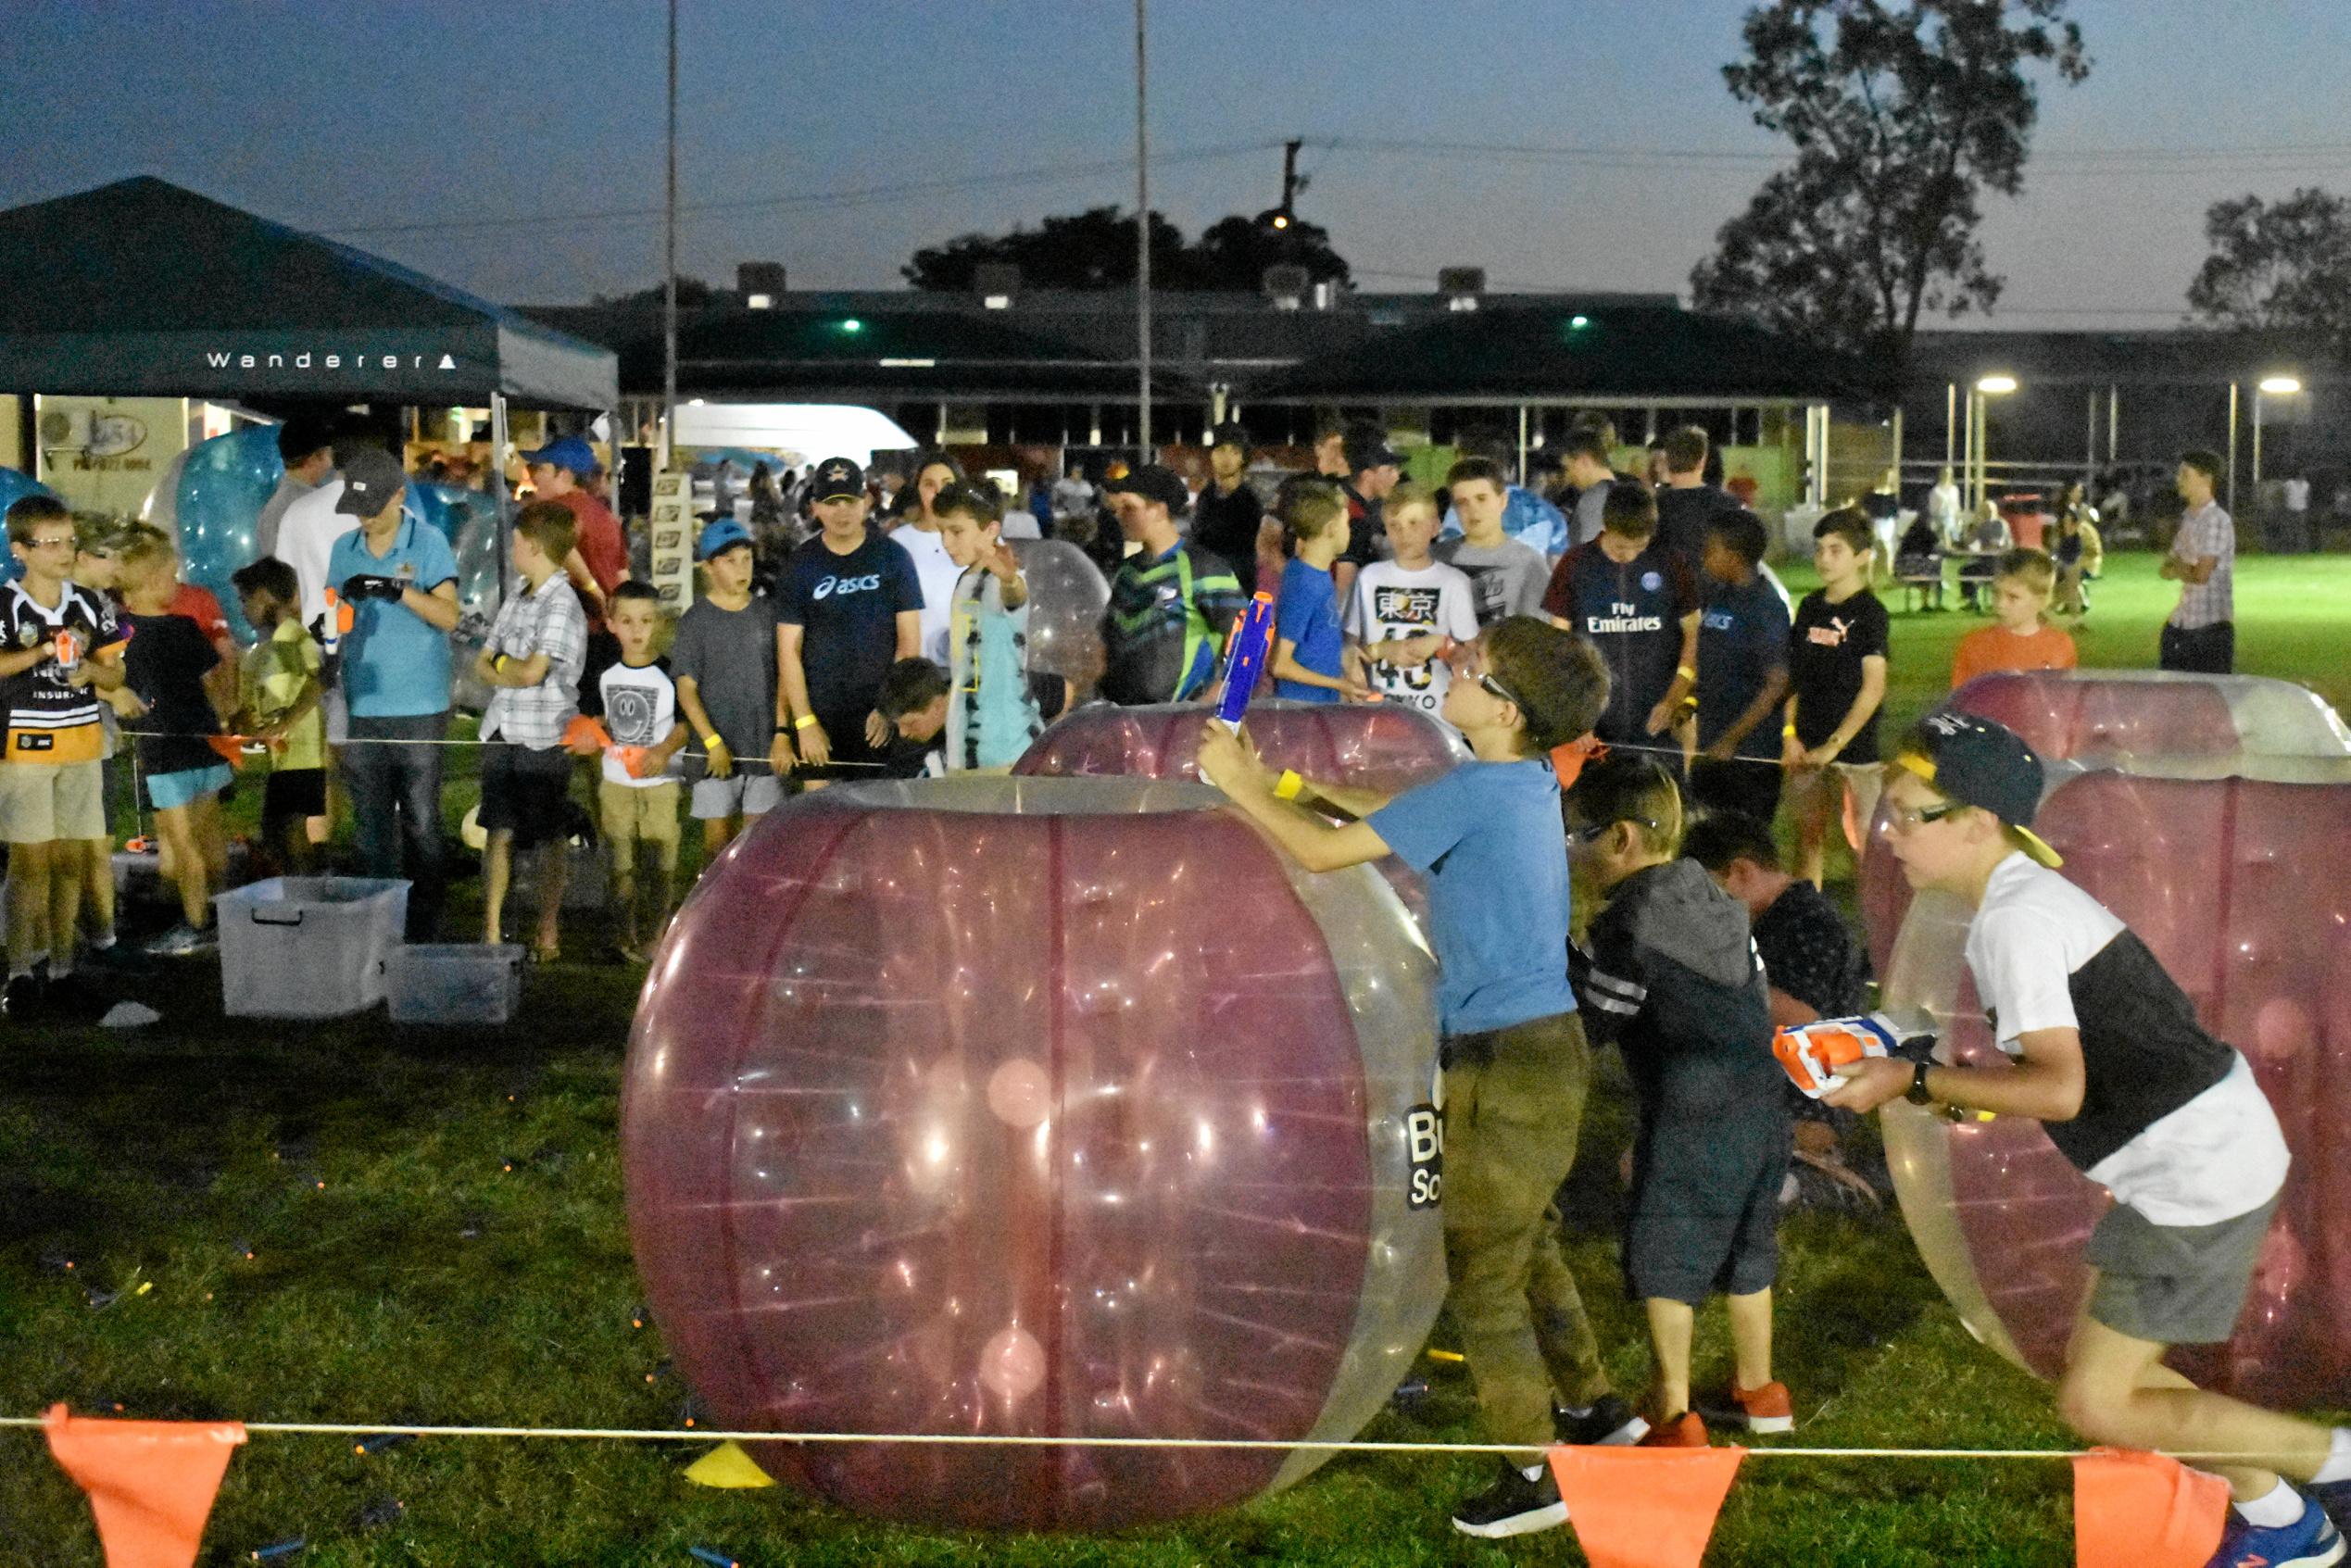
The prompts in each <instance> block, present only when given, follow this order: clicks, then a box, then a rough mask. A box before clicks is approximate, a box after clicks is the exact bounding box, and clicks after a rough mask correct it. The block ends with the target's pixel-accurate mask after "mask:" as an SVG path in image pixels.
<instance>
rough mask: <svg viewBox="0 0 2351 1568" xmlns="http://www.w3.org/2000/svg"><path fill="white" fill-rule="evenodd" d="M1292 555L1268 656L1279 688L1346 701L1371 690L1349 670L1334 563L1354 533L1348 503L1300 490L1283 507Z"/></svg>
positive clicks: (1303, 696) (1291, 695) (1297, 696)
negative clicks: (1351, 528)
mask: <svg viewBox="0 0 2351 1568" xmlns="http://www.w3.org/2000/svg"><path fill="white" fill-rule="evenodd" d="M1281 521H1282V530H1283V533H1284V534H1285V536H1286V537H1287V539H1288V540H1289V546H1290V562H1289V565H1288V566H1286V567H1284V568H1283V569H1282V587H1281V597H1280V598H1279V599H1278V600H1276V603H1275V606H1274V648H1273V657H1272V658H1270V659H1267V660H1266V661H1265V668H1266V672H1267V673H1269V674H1270V675H1272V676H1273V678H1274V695H1275V696H1278V697H1284V698H1287V699H1288V700H1289V701H1291V702H1339V701H1342V700H1344V699H1347V698H1351V697H1352V698H1356V699H1361V698H1364V697H1366V696H1370V692H1369V691H1368V689H1367V688H1365V687H1364V685H1363V684H1362V683H1360V682H1359V681H1356V680H1355V679H1353V678H1352V676H1351V675H1350V674H1349V673H1348V671H1347V662H1346V660H1347V640H1346V634H1345V633H1344V632H1343V631H1342V630H1341V628H1340V625H1339V590H1338V587H1337V583H1336V579H1335V577H1334V574H1333V569H1334V567H1335V566H1336V564H1337V562H1338V560H1339V556H1340V554H1341V553H1342V552H1343V551H1345V550H1346V549H1347V548H1348V547H1349V546H1348V541H1349V538H1350V537H1351V535H1350V533H1349V529H1350V527H1351V526H1352V525H1351V523H1350V521H1349V516H1348V511H1347V508H1346V506H1345V505H1344V504H1343V503H1342V502H1341V501H1340V500H1339V497H1338V496H1337V495H1333V494H1331V493H1330V492H1329V491H1327V490H1325V489H1322V488H1320V487H1316V488H1314V489H1309V490H1301V491H1300V492H1299V493H1298V494H1297V495H1295V496H1293V497H1292V498H1291V500H1290V503H1289V507H1288V508H1287V509H1285V510H1284V511H1283V513H1282V520H1281Z"/></svg>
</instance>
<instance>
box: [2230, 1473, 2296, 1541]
mask: <svg viewBox="0 0 2351 1568" xmlns="http://www.w3.org/2000/svg"><path fill="white" fill-rule="evenodd" d="M2308 1506H2309V1504H2308V1503H2307V1502H2305V1501H2304V1500H2303V1499H2302V1494H2301V1493H2300V1492H2297V1491H2295V1490H2294V1488H2293V1487H2292V1486H2288V1485H2286V1483H2285V1482H2283V1481H2280V1482H2279V1483H2278V1484H2277V1485H2276V1486H2273V1487H2271V1488H2270V1489H2269V1494H2268V1495H2267V1496H2265V1497H2258V1498H2254V1499H2251V1500H2250V1501H2246V1502H2241V1503H2239V1504H2237V1512H2239V1513H2242V1514H2244V1520H2245V1523H2246V1524H2257V1525H2259V1526H2260V1527H2261V1528H2262V1529H2264V1530H2278V1529H2282V1528H2284V1527H2285V1526H2286V1525H2288V1524H2293V1523H2294V1521H2295V1520H2297V1519H2299V1518H2301V1517H2302V1511H2303V1510H2304V1509H2305V1508H2307V1507H2308Z"/></svg>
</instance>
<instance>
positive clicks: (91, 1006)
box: [41, 971, 114, 1023]
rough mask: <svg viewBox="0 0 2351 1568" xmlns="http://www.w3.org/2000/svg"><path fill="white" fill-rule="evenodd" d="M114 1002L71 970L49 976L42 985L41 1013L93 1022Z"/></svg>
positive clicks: (67, 1020) (63, 1018)
mask: <svg viewBox="0 0 2351 1568" xmlns="http://www.w3.org/2000/svg"><path fill="white" fill-rule="evenodd" d="M113 1005H114V1003H113V1002H112V1000H111V999H110V998H108V997H102V996H100V995H99V994H98V993H97V992H96V991H95V990H94V989H93V988H92V986H91V985H90V983H89V982H88V981H86V980H84V979H82V976H81V975H80V974H79V973H77V972H72V971H69V972H66V973H64V974H53V975H51V976H49V978H48V981H47V983H46V984H44V985H43V986H42V988H41V1011H42V1012H43V1014H44V1015H45V1016H47V1017H50V1018H56V1019H61V1020H63V1021H65V1022H69V1023H94V1022H97V1021H98V1020H99V1019H101V1018H104V1017H105V1016H106V1014H107V1009H108V1008H110V1007H112V1006H113Z"/></svg>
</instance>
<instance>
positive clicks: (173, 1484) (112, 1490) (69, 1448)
mask: <svg viewBox="0 0 2351 1568" xmlns="http://www.w3.org/2000/svg"><path fill="white" fill-rule="evenodd" d="M43 1424H44V1426H45V1427H46V1428H47V1431H48V1437H49V1451H50V1453H52V1454H53V1455H55V1456H56V1457H57V1465H58V1468H60V1469H62V1470H63V1471H64V1472H65V1473H66V1474H68V1475H69V1476H71V1477H72V1478H73V1484H74V1485H75V1486H79V1487H81V1488H82V1490H83V1491H84V1492H87V1493H88V1494H89V1495H90V1512H91V1514H92V1515H93V1516H94V1518H95V1519H96V1520H97V1524H98V1541H99V1544H100V1545H102V1546H104V1547H105V1548H106V1553H107V1568H193V1564H194V1563H195V1556H196V1543H197V1542H199V1541H200V1540H202V1539H203V1537H204V1522H205V1520H206V1518H207V1517H208V1516H209V1515H210V1514H211V1512H212V1497H213V1494H214V1493H216V1492H218V1491H219V1490H220V1477H221V1476H222V1475H223V1474H226V1473H227V1471H228V1468H229V1456H230V1455H231V1453H233V1451H234V1450H235V1449H236V1446H237V1445H238V1444H239V1443H242V1442H244V1441H245V1424H243V1423H242V1422H235V1421H220V1422H195V1421H100V1420H97V1419H95V1418H94V1417H91V1416H85V1415H73V1414H69V1412H68V1411H67V1410H66V1408H65V1406H63V1405H52V1406H50V1407H49V1409H48V1411H47V1412H46V1414H45V1416H44V1420H43Z"/></svg>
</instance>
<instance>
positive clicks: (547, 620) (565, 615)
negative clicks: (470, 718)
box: [482, 571, 587, 751]
mask: <svg viewBox="0 0 2351 1568" xmlns="http://www.w3.org/2000/svg"><path fill="white" fill-rule="evenodd" d="M484 651H485V652H487V653H488V654H490V656H491V657H492V658H496V657H497V655H499V654H508V655H510V656H512V657H513V658H515V659H528V658H530V657H531V656H532V655H533V654H537V653H543V654H545V655H547V678H546V679H545V680H542V681H541V682H540V683H539V684H537V685H535V686H500V687H498V688H497V691H496V692H494V693H493V694H492V695H491V696H490V706H489V707H488V708H487V709H485V710H484V712H483V714H482V738H483V739H484V740H488V739H490V738H491V737H493V736H497V737H500V738H502V739H504V740H506V741H507V742H509V744H511V745H514V746H528V747H529V748H530V749H531V750H533V751H545V750H547V748H548V747H549V746H560V745H561V744H562V743H563V726H565V725H566V724H569V723H570V722H571V721H572V715H573V714H575V713H577V712H579V710H580V672H581V671H582V670H584V669H585V667H586V665H587V612H586V611H585V610H583V609H582V608H580V596H579V595H578V594H576V593H574V592H573V591H572V584H571V583H570V582H569V581H567V580H566V579H565V577H564V575H563V573H561V572H560V571H554V572H549V573H548V574H547V581H546V582H544V583H540V584H539V585H538V586H537V587H536V588H535V589H534V590H532V591H531V592H530V593H527V594H517V595H515V596H513V597H511V598H509V599H508V600H507V601H506V603H505V604H504V605H502V606H500V607H499V608H498V619H497V624H496V625H494V626H492V627H491V628H490V640H489V642H488V643H486V644H484Z"/></svg>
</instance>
